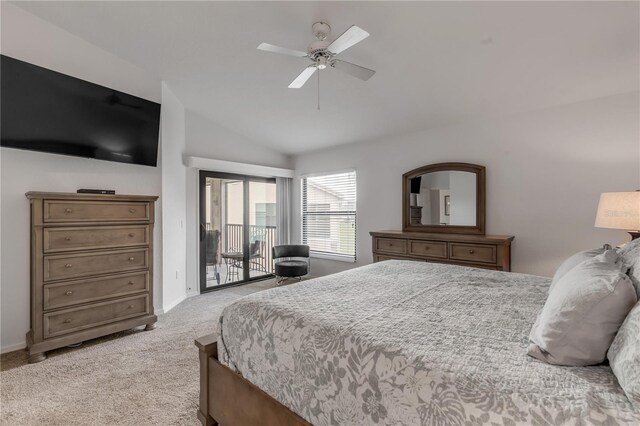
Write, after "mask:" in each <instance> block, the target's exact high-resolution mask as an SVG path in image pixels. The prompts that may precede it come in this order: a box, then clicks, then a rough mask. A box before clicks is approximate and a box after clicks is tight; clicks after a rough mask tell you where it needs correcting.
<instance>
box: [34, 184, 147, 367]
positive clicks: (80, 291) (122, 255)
mask: <svg viewBox="0 0 640 426" xmlns="http://www.w3.org/2000/svg"><path fill="white" fill-rule="evenodd" d="M26 196H27V198H28V199H29V200H30V202H31V301H30V307H31V314H30V322H31V329H30V330H29V332H28V333H27V348H28V350H29V362H38V361H42V360H44V359H45V358H46V355H45V352H46V351H49V350H52V349H56V348H60V347H64V346H68V345H72V344H76V343H81V342H83V341H85V340H89V339H93V338H96V337H100V336H104V335H107V334H111V333H115V332H118V331H123V330H127V329H130V328H133V327H137V326H141V325H146V329H147V330H151V329H153V328H154V326H155V322H156V320H157V317H156V316H155V315H154V312H153V223H154V207H155V201H156V200H157V198H158V197H156V196H138V195H87V194H68V193H45V192H28V193H27V194H26Z"/></svg>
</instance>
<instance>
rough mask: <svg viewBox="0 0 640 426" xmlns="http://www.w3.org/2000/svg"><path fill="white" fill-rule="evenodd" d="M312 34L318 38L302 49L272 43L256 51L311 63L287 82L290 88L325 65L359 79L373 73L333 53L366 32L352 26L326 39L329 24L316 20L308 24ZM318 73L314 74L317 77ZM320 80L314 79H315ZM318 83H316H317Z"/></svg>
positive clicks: (370, 75)
mask: <svg viewBox="0 0 640 426" xmlns="http://www.w3.org/2000/svg"><path fill="white" fill-rule="evenodd" d="M311 29H312V30H313V35H314V36H316V38H317V39H318V40H316V41H314V42H313V43H311V44H310V45H309V47H308V49H307V51H306V52H303V51H300V50H295V49H288V48H286V47H280V46H274V45H273V44H268V43H261V44H260V46H258V49H259V50H264V51H265V52H273V53H280V54H283V55H290V56H297V57H299V58H308V59H309V60H311V62H312V64H311V65H309V66H308V67H307V68H305V69H304V70H303V71H302V72H301V73H300V75H299V76H298V77H296V79H295V80H293V82H291V84H290V85H289V88H290V89H299V88H301V87H302V86H304V84H305V83H306V82H307V80H309V78H311V76H312V75H313V73H315V72H316V70H323V69H325V68H327V67H331V68H335V69H337V70H340V71H343V72H345V73H347V74H349V75H352V76H354V77H356V78H359V79H360V80H365V81H366V80H369V79H370V78H371V77H372V76H373V75H374V74H375V73H376V72H375V71H374V70H371V69H369V68H365V67H361V66H360V65H356V64H352V63H351V62H347V61H343V60H341V59H336V55H338V54H339V53H341V52H343V51H345V50H347V49H348V48H350V47H351V46H353V45H355V44H356V43H359V42H361V41H362V40H364V39H365V38H367V37H369V33H368V32H366V31H365V30H363V29H362V28H360V27H358V26H356V25H352V26H351V27H349V28H348V29H347V30H346V31H345V32H344V33H342V35H341V36H340V37H338V38H337V39H335V40H333V41H332V42H329V41H327V36H328V35H329V33H330V32H331V27H330V26H329V24H327V23H325V22H316V23H315V24H313V26H312V27H311ZM319 78H320V73H318V79H319ZM319 81H320V80H318V82H319ZM318 84H319V83H318Z"/></svg>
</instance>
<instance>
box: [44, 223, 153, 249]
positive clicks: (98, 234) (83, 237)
mask: <svg viewBox="0 0 640 426" xmlns="http://www.w3.org/2000/svg"><path fill="white" fill-rule="evenodd" d="M43 238H44V252H45V253H54V252H59V251H67V250H86V249H96V248H112V247H127V246H139V245H145V244H149V226H148V225H139V226H95V227H85V228H44V230H43Z"/></svg>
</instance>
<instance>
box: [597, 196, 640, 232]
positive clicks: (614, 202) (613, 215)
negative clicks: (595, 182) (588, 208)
mask: <svg viewBox="0 0 640 426" xmlns="http://www.w3.org/2000/svg"><path fill="white" fill-rule="evenodd" d="M595 226H596V227H597V228H613V229H624V230H627V231H630V230H633V231H637V230H640V191H636V192H603V193H602V194H600V203H599V204H598V213H597V214H596V225H595Z"/></svg>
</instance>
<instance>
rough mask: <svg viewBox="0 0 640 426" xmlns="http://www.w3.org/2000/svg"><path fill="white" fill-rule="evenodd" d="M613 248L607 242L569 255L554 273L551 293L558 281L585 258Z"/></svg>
mask: <svg viewBox="0 0 640 426" xmlns="http://www.w3.org/2000/svg"><path fill="white" fill-rule="evenodd" d="M609 249H611V246H610V245H609V244H605V245H604V246H602V247H601V248H596V249H591V250H585V251H579V252H578V253H576V254H574V255H572V256H569V257H568V258H567V259H566V260H565V261H564V262H562V264H560V266H559V267H558V269H557V270H556V273H555V274H554V275H553V280H552V281H551V286H550V287H549V293H551V289H552V288H553V287H555V285H556V283H557V282H558V281H559V280H560V278H562V277H564V276H565V275H566V273H567V272H569V271H570V270H572V269H573V268H575V267H576V266H578V265H579V264H581V263H582V262H584V261H585V260H589V259H592V258H594V257H596V256H598V255H599V254H602V253H604V252H605V251H607V250H609Z"/></svg>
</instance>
